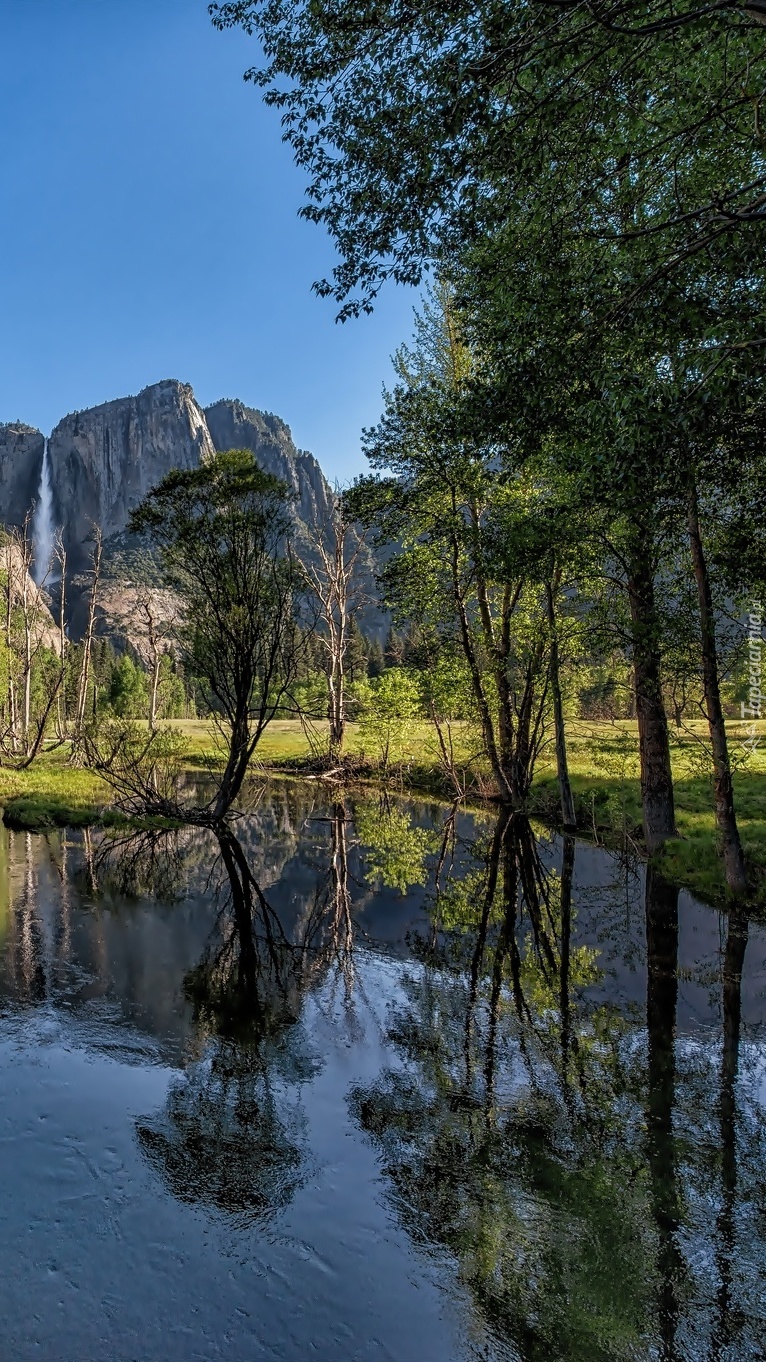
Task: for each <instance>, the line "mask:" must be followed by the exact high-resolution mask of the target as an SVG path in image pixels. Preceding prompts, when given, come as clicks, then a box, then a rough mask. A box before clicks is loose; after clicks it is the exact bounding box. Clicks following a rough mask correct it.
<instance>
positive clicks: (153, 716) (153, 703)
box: [149, 649, 162, 733]
mask: <svg viewBox="0 0 766 1362" xmlns="http://www.w3.org/2000/svg"><path fill="white" fill-rule="evenodd" d="M161 662H162V653H160V652H159V651H158V650H156V649H155V653H154V660H153V664H152V689H151V695H150V697H149V729H150V731H151V732H152V733H153V732H154V730H155V729H156V727H157V691H158V690H159V685H160V664H161Z"/></svg>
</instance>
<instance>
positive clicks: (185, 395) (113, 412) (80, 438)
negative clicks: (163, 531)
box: [48, 379, 214, 567]
mask: <svg viewBox="0 0 766 1362" xmlns="http://www.w3.org/2000/svg"><path fill="white" fill-rule="evenodd" d="M213 452H214V450H213V443H212V441H211V439H210V435H209V432H208V429H207V425H206V424H205V418H204V416H203V414H202V411H201V410H200V408H199V407H198V406H197V403H196V401H195V400H194V394H193V392H192V390H191V388H190V387H189V386H188V384H185V383H179V382H177V381H176V380H175V379H169V380H166V381H165V382H163V383H154V384H152V386H151V387H149V388H144V389H143V391H142V392H140V393H139V394H138V396H137V397H124V398H119V399H118V400H117V401H115V402H105V403H104V404H103V405H102V406H100V407H92V408H91V409H90V410H89V411H80V412H75V413H74V414H73V415H71V416H65V417H64V419H63V421H59V424H58V425H57V426H56V428H55V430H54V431H53V432H52V434H51V437H50V440H49V442H48V454H49V458H50V466H51V478H52V483H53V510H54V519H55V521H56V523H57V524H58V525H61V526H63V528H64V538H65V543H66V547H67V553H68V554H69V556H70V561H71V562H72V565H73V567H78V566H80V565H81V563H82V561H83V559H84V556H85V553H86V543H87V540H88V537H89V535H90V533H91V528H92V525H93V524H94V523H96V524H98V525H100V526H101V528H102V530H103V532H104V538H105V539H107V540H108V539H109V538H110V537H111V536H112V535H115V534H120V533H121V532H122V531H123V530H124V529H125V526H126V524H127V520H128V515H129V514H130V512H131V511H132V510H133V509H134V507H136V506H137V505H138V503H139V502H140V501H141V500H142V499H143V497H145V496H146V494H147V492H149V491H150V489H151V488H152V487H154V486H155V485H156V484H157V483H158V482H159V481H160V479H161V478H163V477H164V476H165V474H166V473H169V472H170V470H171V468H193V467H196V465H197V464H198V463H199V461H200V459H201V458H202V457H204V455H206V454H212V453H213Z"/></svg>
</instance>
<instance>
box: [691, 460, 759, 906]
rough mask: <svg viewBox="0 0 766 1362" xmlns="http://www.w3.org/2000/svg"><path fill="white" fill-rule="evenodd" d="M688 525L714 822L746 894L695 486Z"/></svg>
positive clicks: (731, 879) (730, 875) (735, 881)
mask: <svg viewBox="0 0 766 1362" xmlns="http://www.w3.org/2000/svg"><path fill="white" fill-rule="evenodd" d="M688 525H689V543H690V546H691V555H692V564H693V567H694V578H695V581H696V583H697V598H698V600H699V611H700V633H701V642H702V683H703V688H704V694H705V709H706V711H707V721H708V729H709V732H710V745H711V747H712V749H713V790H714V798H715V820H716V823H717V824H718V831H719V832H720V835H721V844H722V848H723V863H724V870H725V873H726V883H727V884H728V886H729V888H730V889H731V891H732V893H734V894H745V893H747V872H746V870H745V857H744V853H743V851H742V842H741V840H740V836H739V828H738V827H737V817H736V813H735V811H734V786H733V783H732V778H731V763H730V761H729V746H728V742H727V740H726V724H725V723H724V717H723V707H722V705H721V690H720V686H719V683H718V652H717V648H716V638H715V615H714V612H713V596H712V592H711V590H710V577H709V575H708V570H707V562H706V561H705V551H704V548H703V545H702V534H701V532H700V523H699V506H698V503H697V489H696V487H695V486H694V484H692V486H691V487H690V489H689V504H688Z"/></svg>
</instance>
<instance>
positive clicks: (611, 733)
mask: <svg viewBox="0 0 766 1362" xmlns="http://www.w3.org/2000/svg"><path fill="white" fill-rule="evenodd" d="M172 727H173V728H174V729H175V730H176V731H178V732H181V733H182V734H183V736H184V737H185V739H186V760H187V762H188V764H189V766H190V768H192V769H198V768H199V767H200V766H207V765H209V764H211V763H213V764H215V763H216V761H217V759H219V758H220V746H219V742H218V738H217V735H216V730H215V728H214V726H213V725H212V724H210V723H209V722H208V721H207V720H199V719H198V720H178V721H174V722H173V724H172ZM316 728H317V739H318V741H319V742H320V743H321V742H322V739H323V734H324V730H325V726H324V725H321V724H320V725H317V726H316ZM758 730H759V740H760V746H759V748H758V749H757V750H756V751H755V753H754V754H752V755H751V756H750V757H749V759H748V761H747V763H746V765H742V766H739V767H738V769H737V770H736V774H735V798H736V804H737V816H738V821H739V826H740V831H741V835H742V840H743V843H744V845H745V851H746V854H747V858H748V863H749V866H750V868H751V872H752V874H753V878H754V881H755V882H756V884H757V897H758V898H759V900H760V901H761V902H764V903H766V781H765V780H764V776H766V721H764V722H763V723H761V724H759V725H758ZM729 733H730V742H731V747H732V755H733V758H734V761H735V764H737V762H738V761H739V759H740V758H741V756H742V741H743V739H744V737H745V729H744V727H743V725H741V724H738V723H731V724H730V726H729ZM704 736H705V730H704V725H702V724H695V725H692V726H690V731H688V732H687V731H685V732H683V733H680V734H679V733H676V732H675V731H673V733H672V735H671V738H672V758H673V771H674V776H675V793H676V814H677V823H678V832H679V837H678V839H677V840H674V841H673V842H671V843H669V844H668V845H667V846H666V848H665V849H664V850H663V852H662V853H661V854H660V856H659V857H658V858H657V859H658V862H659V864H660V865H661V866H662V868H663V870H664V871H665V872H666V873H667V874H668V876H670V877H672V878H673V879H676V880H678V881H679V882H680V883H682V884H684V885H686V886H688V887H689V888H691V889H693V890H694V891H695V892H697V893H699V894H701V895H703V896H704V897H706V898H708V899H712V900H719V901H720V900H723V899H724V898H725V885H724V882H723V876H722V872H721V862H720V858H719V856H718V852H717V841H718V838H717V831H716V827H715V820H714V816H713V800H712V789H711V783H710V778H709V776H708V775H707V774H706V771H705V769H704V758H703V754H702V748H701V745H700V740H702V739H704ZM461 744H462V751H461V750H460V749H461ZM468 745H469V739H468V734H467V733H465V732H463V733H461V732H460V731H458V733H457V749H458V757H459V759H460V760H461V761H464V762H467V760H468V757H469V755H470V754H469V751H468ZM347 746H348V751H349V752H350V753H351V754H356V755H357V756H360V757H361V756H362V755H363V752H364V746H365V743H364V738H363V735H362V733H361V731H360V730H359V728H358V726H357V725H354V724H351V725H349V730H348V744H347ZM568 751H569V763H570V772H571V778H572V787H573V791H574V795H575V802H576V806H577V814H578V823H579V825H580V827H581V828H582V831H583V832H584V833H585V834H586V835H587V834H591V835H594V836H596V837H597V838H598V839H599V840H601V841H604V842H606V843H608V844H610V845H619V844H620V843H621V842H625V841H626V840H627V843H628V845H630V844H631V843H633V844H634V845H640V837H641V799H640V789H639V780H638V735H637V730H636V725H635V723H634V722H630V721H627V720H624V721H619V722H616V723H585V722H580V721H577V722H572V723H570V725H569V731H568ZM397 755H398V757H399V758H400V759H401V763H402V766H401V769H402V772H403V775H402V779H403V783H404V784H406V785H407V786H408V787H409V788H411V789H415V790H417V789H420V790H422V791H423V792H424V793H425V792H427V793H428V794H434V793H436V792H438V791H440V790H441V791H442V792H443V789H444V787H443V784H442V782H441V775H440V772H439V766H438V758H437V749H436V742H435V739H434V736H433V732H432V730H431V727H430V725H429V724H427V723H413V724H412V725H411V726H410V728H409V730H408V733H407V735H406V738H405V739H404V741H403V743H402V747H401V750H400V752H399V753H398V754H397ZM257 756H258V765H259V766H261V767H262V768H264V769H267V770H268V769H269V768H277V769H280V770H282V771H294V772H296V773H300V771H301V769H302V768H303V767H305V764H306V761H307V760H308V759H309V758H310V757H311V756H312V745H311V743H310V742H309V740H308V739H307V736H306V734H305V732H304V730H303V727H302V725H301V724H300V722H299V721H298V720H293V719H281V720H276V721H275V722H274V723H273V724H271V725H270V727H269V728H268V729H267V731H266V734H265V735H264V737H263V739H262V741H261V744H260V746H259V748H258V754H257ZM470 771H471V773H475V771H476V767H475V765H472V766H471V767H470ZM479 774H480V775H481V776H483V779H484V782H485V788H486V787H487V786H488V781H487V772H486V770H485V771H484V772H483V773H482V772H481V771H480V770H479ZM110 799H111V794H110V790H109V787H108V786H107V785H106V784H105V782H104V781H102V780H101V779H100V778H99V777H98V776H96V775H94V774H93V773H92V772H90V771H86V770H82V769H78V768H74V769H73V768H72V767H70V766H68V765H67V753H66V750H65V749H61V748H60V749H58V750H57V751H55V752H53V753H50V754H45V755H43V756H41V757H40V758H39V759H38V760H37V761H36V762H35V763H34V764H33V766H32V767H31V768H30V769H29V770H28V771H21V772H15V771H10V770H8V769H6V768H0V806H2V807H3V809H4V811H5V820H6V822H8V823H9V824H11V825H12V826H14V827H23V828H30V829H32V828H45V827H52V826H57V825H63V824H67V825H70V826H82V825H85V824H89V823H95V822H104V821H115V820H116V815H115V813H114V811H113V810H112V809H111V808H110ZM530 812H531V813H533V814H535V815H537V816H539V817H542V818H546V819H548V820H550V821H553V822H555V821H557V819H558V788H557V784H556V773H555V765H554V758H553V752H552V750H550V749H549V750H547V751H546V752H545V753H544V754H543V756H542V758H541V760H540V762H539V764H538V770H537V775H536V779H535V783H534V785H533V788H532V794H531V798H530Z"/></svg>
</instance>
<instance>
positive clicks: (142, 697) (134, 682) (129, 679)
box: [108, 652, 149, 719]
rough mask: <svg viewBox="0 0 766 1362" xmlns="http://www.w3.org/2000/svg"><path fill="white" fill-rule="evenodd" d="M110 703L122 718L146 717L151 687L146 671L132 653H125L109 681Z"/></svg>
mask: <svg viewBox="0 0 766 1362" xmlns="http://www.w3.org/2000/svg"><path fill="white" fill-rule="evenodd" d="M108 694H109V704H110V706H111V708H112V709H113V710H114V713H115V714H117V715H118V716H119V717H120V718H121V719H143V718H146V714H147V708H148V704H149V688H148V685H147V677H146V672H145V671H144V669H143V667H141V666H140V665H139V664H138V663H137V662H135V661H134V659H133V658H132V657H131V655H130V653H128V652H125V653H123V655H122V657H121V658H120V660H119V662H118V663H117V664H116V666H115V668H114V670H113V672H112V675H111V679H110V683H109V692H108Z"/></svg>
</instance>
